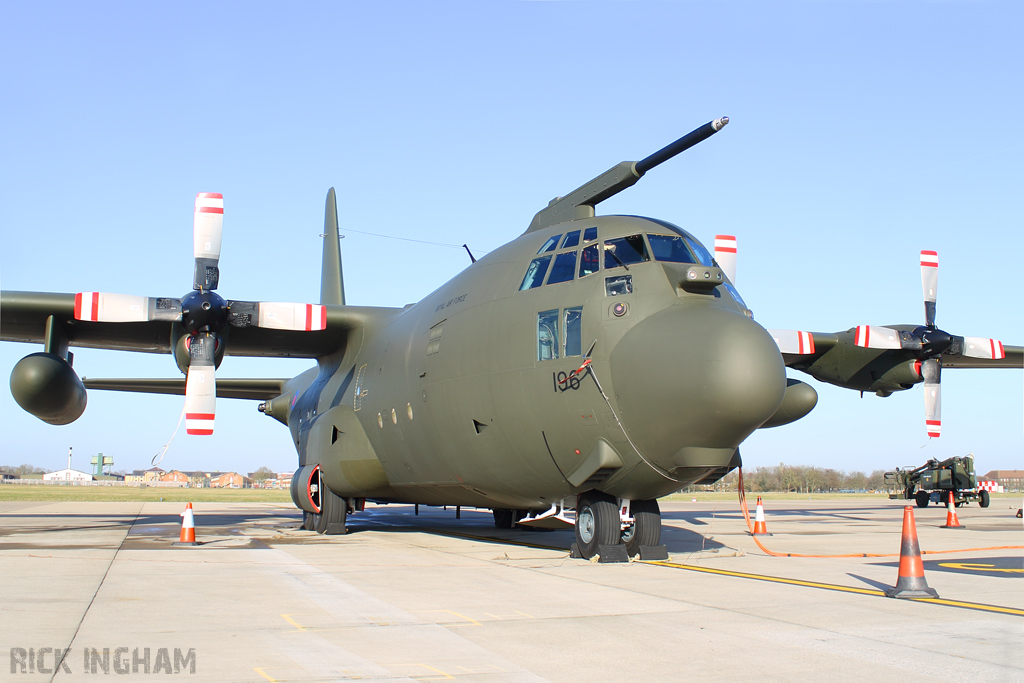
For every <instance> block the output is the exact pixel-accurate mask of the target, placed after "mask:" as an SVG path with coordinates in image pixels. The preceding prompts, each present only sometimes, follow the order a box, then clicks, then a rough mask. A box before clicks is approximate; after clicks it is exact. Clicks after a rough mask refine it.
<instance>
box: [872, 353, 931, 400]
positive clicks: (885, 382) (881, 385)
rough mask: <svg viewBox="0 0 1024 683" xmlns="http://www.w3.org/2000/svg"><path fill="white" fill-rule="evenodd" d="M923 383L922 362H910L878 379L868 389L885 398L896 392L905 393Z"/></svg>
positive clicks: (901, 364)
mask: <svg viewBox="0 0 1024 683" xmlns="http://www.w3.org/2000/svg"><path fill="white" fill-rule="evenodd" d="M923 381H924V376H922V375H921V361H916V360H910V361H907V362H905V363H900V364H899V365H897V366H896V367H894V368H892V369H891V370H889V371H888V372H886V373H885V374H884V375H882V376H881V377H879V378H878V379H876V380H875V381H874V383H872V385H871V386H870V387H869V388H868V391H873V392H875V393H876V394H877V395H879V396H882V397H885V396H889V395H891V394H892V393H893V392H894V391H904V390H906V389H909V388H911V387H912V386H914V385H915V384H917V383H918V382H923Z"/></svg>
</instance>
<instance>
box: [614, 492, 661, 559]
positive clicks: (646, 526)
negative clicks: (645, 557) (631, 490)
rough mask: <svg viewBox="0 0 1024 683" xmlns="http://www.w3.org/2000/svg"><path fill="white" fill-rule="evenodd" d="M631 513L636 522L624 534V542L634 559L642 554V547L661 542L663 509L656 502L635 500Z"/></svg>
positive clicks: (631, 506)
mask: <svg viewBox="0 0 1024 683" xmlns="http://www.w3.org/2000/svg"><path fill="white" fill-rule="evenodd" d="M629 511H630V512H631V513H632V515H633V520H634V522H633V526H631V527H626V529H625V530H624V531H623V532H622V542H623V543H625V544H626V552H628V553H629V555H630V557H633V556H634V555H636V554H638V553H639V552H640V546H642V545H658V544H659V543H660V542H661V509H660V508H659V507H658V501H656V500H634V501H633V502H632V503H630V506H629Z"/></svg>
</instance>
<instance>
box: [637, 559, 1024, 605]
mask: <svg viewBox="0 0 1024 683" xmlns="http://www.w3.org/2000/svg"><path fill="white" fill-rule="evenodd" d="M641 563H642V564H650V565H656V566H659V567H671V568H672V569H685V570H687V571H691V572H702V573H705V574H718V575H719V576H733V577H736V578H740V579H754V580H756V581H769V582H771V583H782V584H787V585H790V586H803V587H805V588H819V589H822V590H830V591H836V592H839V593H855V594H858V595H870V596H872V597H877V598H884V597H887V596H886V595H885V593H884V592H882V591H880V590H873V589H870V588H855V587H853V586H840V585H838V584H834V583H821V582H818V581H803V580H801V579H787V578H784V577H781V576H768V575H766V574H749V573H747V572H736V571H731V570H729V569H715V568H712V567H698V566H696V565H692V564H679V563H676V562H664V561H641ZM909 600H910V601H913V602H929V603H932V604H935V605H945V606H946V607H957V608H960V609H971V610H976V611H979V612H994V613H996V614H1010V615H1013V616H1017V617H1024V609H1017V608H1015V607H1002V606H1000V605H985V604H982V603H979V602H966V601H963V600H944V599H942V598H909Z"/></svg>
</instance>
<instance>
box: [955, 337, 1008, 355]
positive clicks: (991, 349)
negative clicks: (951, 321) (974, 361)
mask: <svg viewBox="0 0 1024 683" xmlns="http://www.w3.org/2000/svg"><path fill="white" fill-rule="evenodd" d="M963 355H965V356H970V357H971V358H990V359H992V360H1001V359H1003V358H1006V351H1004V350H1003V342H1001V341H999V340H998V339H986V338H985V337H964V351H963Z"/></svg>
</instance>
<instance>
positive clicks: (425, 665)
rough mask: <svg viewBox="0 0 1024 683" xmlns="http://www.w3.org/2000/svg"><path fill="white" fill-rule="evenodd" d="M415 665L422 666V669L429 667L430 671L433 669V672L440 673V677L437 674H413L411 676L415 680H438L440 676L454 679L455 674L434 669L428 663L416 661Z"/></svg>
mask: <svg viewBox="0 0 1024 683" xmlns="http://www.w3.org/2000/svg"><path fill="white" fill-rule="evenodd" d="M416 666H422V667H423V668H424V669H429V670H430V671H435V672H437V673H439V674H441V676H440V677H439V676H413V678H415V679H417V680H421V681H438V680H441V678H442V677H443V678H446V679H450V680H455V676H452V675H451V674H448V673H445V672H444V671H441V670H440V669H435V668H434V667H432V666H430V665H428V664H421V663H418V662H417V664H416Z"/></svg>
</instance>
